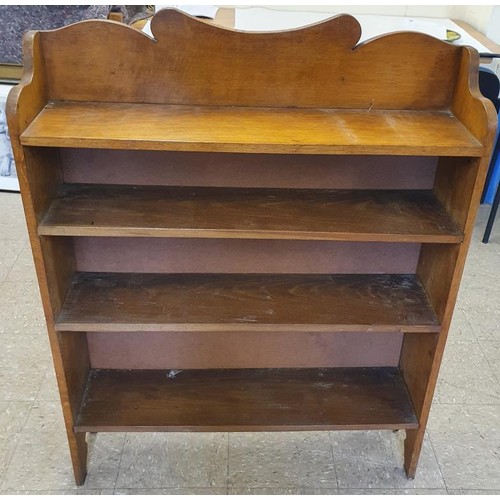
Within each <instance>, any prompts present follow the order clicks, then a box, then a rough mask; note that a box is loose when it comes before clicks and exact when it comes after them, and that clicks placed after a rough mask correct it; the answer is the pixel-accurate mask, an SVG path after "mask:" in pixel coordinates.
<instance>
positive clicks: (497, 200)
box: [483, 184, 500, 243]
mask: <svg viewBox="0 0 500 500" xmlns="http://www.w3.org/2000/svg"><path fill="white" fill-rule="evenodd" d="M499 204H500V184H499V185H498V187H497V192H496V194H495V199H494V200H493V205H492V206H491V212H490V216H489V217H488V223H487V224H486V229H485V230H484V236H483V243H488V241H489V240H490V234H491V230H492V229H493V223H494V222H495V217H496V215H497V211H498V205H499Z"/></svg>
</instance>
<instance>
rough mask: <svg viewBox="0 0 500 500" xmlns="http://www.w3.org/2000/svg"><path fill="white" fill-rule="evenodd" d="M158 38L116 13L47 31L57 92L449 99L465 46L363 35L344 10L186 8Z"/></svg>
mask: <svg viewBox="0 0 500 500" xmlns="http://www.w3.org/2000/svg"><path fill="white" fill-rule="evenodd" d="M151 29H152V32H153V34H154V36H155V39H151V38H150V37H148V36H147V35H145V34H144V33H141V32H138V31H136V30H134V29H132V28H130V27H128V26H125V25H122V24H119V23H114V22H111V21H85V22H82V23H77V24H74V25H71V26H68V27H65V28H62V29H59V30H55V31H46V32H41V33H40V35H41V36H40V41H41V44H42V52H43V54H44V66H45V74H46V79H47V94H48V98H49V99H50V100H68V101H87V100H90V101H100V102H133V103H136V102H137V103H167V104H191V105H224V106H267V107H274V106H276V107H315V108H317V107H324V108H356V109H364V108H366V109H367V110H369V109H416V110H418V109H448V108H450V106H451V102H452V96H453V91H454V82H455V81H456V79H457V74H458V69H459V64H460V58H461V55H462V51H463V49H462V48H461V47H456V46H452V45H450V44H448V43H445V42H441V41H439V40H437V39H435V38H432V37H430V36H427V35H423V34H420V33H410V32H402V33H396V34H390V35H386V36H382V37H379V38H376V39H373V40H371V41H369V42H366V43H363V44H361V45H357V43H358V41H359V38H360V33H361V28H360V26H359V23H358V22H357V21H356V19H354V18H353V17H351V16H348V15H341V16H337V17H334V18H331V19H328V20H326V21H324V22H321V23H318V24H314V25H310V26H307V27H305V28H302V29H296V30H289V31H282V32H270V33H251V32H241V31H235V30H229V29H225V28H221V27H217V26H214V25H211V24H208V23H205V22H203V21H199V20H197V19H195V18H192V17H190V16H188V15H185V14H183V13H181V12H179V11H177V10H162V11H160V12H159V13H158V14H156V16H155V17H154V18H153V20H152V26H151Z"/></svg>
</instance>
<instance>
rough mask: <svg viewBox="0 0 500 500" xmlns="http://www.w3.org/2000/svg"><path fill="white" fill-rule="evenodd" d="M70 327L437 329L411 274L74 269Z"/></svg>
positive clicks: (66, 311)
mask: <svg viewBox="0 0 500 500" xmlns="http://www.w3.org/2000/svg"><path fill="white" fill-rule="evenodd" d="M57 326H58V328H59V330H63V331H70V330H80V331H84V332H85V331H120V330H121V331H127V330H128V331H137V330H143V331H148V330H149V331H169V330H170V331H181V330H185V331H209V330H212V331H214V330H216V331H221V330H232V331H238V330H239V331H245V330H260V331H263V330H266V329H267V330H269V329H270V330H273V331H278V330H282V331H283V330H296V331H298V330H302V331H349V330H350V331H356V332H360V331H431V332H432V331H437V330H439V326H438V323H437V320H436V317H435V316H434V312H433V311H432V307H431V306H430V303H429V301H428V298H427V295H426V293H425V291H424V289H423V288H422V286H421V285H420V282H419V281H418V280H417V279H416V278H415V276H413V275H360V274H354V275H353V274H351V275H293V274H292V275H290V274H287V275H269V274H245V275H238V274H169V275H168V274H167V275H164V274H163V275H162V274H128V273H77V274H76V275H75V278H74V280H73V283H72V285H71V288H70V290H69V292H68V295H67V297H66V301H65V303H64V305H63V308H62V310H61V313H60V314H59V317H58V319H57Z"/></svg>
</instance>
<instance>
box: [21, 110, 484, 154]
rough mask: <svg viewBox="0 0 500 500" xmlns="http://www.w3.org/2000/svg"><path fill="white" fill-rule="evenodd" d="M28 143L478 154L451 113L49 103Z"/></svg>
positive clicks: (480, 151)
mask: <svg viewBox="0 0 500 500" xmlns="http://www.w3.org/2000/svg"><path fill="white" fill-rule="evenodd" d="M21 143H22V144H24V145H25V146H57V147H85V148H111V149H143V150H166V151H220V152H233V153H238V152H239V153H252V152H253V153H304V154H307V153H311V154H379V155H386V154H399V155H449V156H481V155H482V154H483V152H484V147H483V146H482V145H481V143H480V142H479V141H478V140H477V139H476V138H475V137H474V136H473V135H472V134H471V133H470V132H469V131H468V130H467V129H466V128H465V127H464V126H463V125H462V124H461V123H460V121H459V120H457V119H456V118H455V117H454V116H453V115H452V114H451V113H449V112H447V111H406V110H404V111H400V110H397V111H380V110H371V111H368V112H367V111H366V110H340V109H319V108H315V109H311V108H309V109H297V108H277V107H273V108H270V107H267V108H264V107H260V108H257V107H253V108H249V107H236V106H233V107H230V106H204V107H202V106H196V107H193V106H186V105H184V106H179V105H151V104H124V103H113V104H110V103H96V102H91V103H88V102H85V103H78V102H66V101H65V102H51V103H49V104H48V105H47V106H46V107H45V109H44V110H43V111H42V112H41V113H40V114H39V115H38V116H37V117H36V118H35V120H34V121H33V122H32V123H31V124H30V126H29V127H28V128H27V130H25V131H24V133H23V134H22V135H21Z"/></svg>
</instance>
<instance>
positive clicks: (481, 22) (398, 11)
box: [238, 5, 500, 43]
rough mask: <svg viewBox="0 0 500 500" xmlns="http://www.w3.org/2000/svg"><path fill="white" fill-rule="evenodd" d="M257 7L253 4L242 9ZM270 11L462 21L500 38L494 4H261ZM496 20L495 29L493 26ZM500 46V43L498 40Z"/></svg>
mask: <svg viewBox="0 0 500 500" xmlns="http://www.w3.org/2000/svg"><path fill="white" fill-rule="evenodd" d="M244 7H257V6H253V5H247V6H241V5H238V8H244ZM259 7H264V8H266V9H273V10H293V11H308V12H331V13H332V14H333V13H334V14H338V13H341V12H342V13H346V14H379V15H386V16H408V17H440V18H450V19H458V20H460V21H465V22H467V23H469V24H470V25H472V26H473V27H474V28H476V29H477V30H479V31H481V32H482V33H486V32H487V31H489V30H491V31H495V26H496V33H497V37H500V7H499V6H493V5H259ZM492 17H494V19H495V20H496V23H495V26H490V25H491V21H492ZM498 42H499V43H500V40H498Z"/></svg>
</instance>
